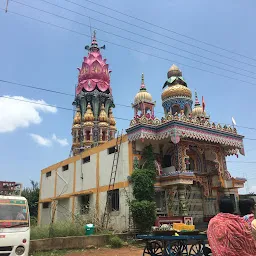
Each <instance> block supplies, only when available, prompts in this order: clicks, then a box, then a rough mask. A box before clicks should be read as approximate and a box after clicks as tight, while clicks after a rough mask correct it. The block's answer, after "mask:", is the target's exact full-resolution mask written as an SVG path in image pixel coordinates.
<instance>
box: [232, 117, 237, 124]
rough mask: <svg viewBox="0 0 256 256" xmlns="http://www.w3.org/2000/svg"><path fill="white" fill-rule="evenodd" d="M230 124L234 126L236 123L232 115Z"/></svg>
mask: <svg viewBox="0 0 256 256" xmlns="http://www.w3.org/2000/svg"><path fill="white" fill-rule="evenodd" d="M232 124H233V125H234V126H235V125H236V120H235V118H234V117H232Z"/></svg>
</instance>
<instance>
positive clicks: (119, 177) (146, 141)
mask: <svg viewBox="0 0 256 256" xmlns="http://www.w3.org/2000/svg"><path fill="white" fill-rule="evenodd" d="M102 49H105V46H103V47H99V46H98V43H97V40H96V35H95V34H94V36H93V38H92V42H91V45H90V46H86V50H87V51H88V55H87V56H86V57H84V59H83V62H82V66H81V67H80V68H78V71H79V75H78V84H77V88H76V97H75V100H74V102H73V105H74V106H75V107H76V113H75V115H74V120H73V125H72V138H73V140H72V152H73V156H72V157H70V158H67V159H65V160H63V161H62V162H59V163H56V164H54V165H52V166H49V167H47V168H45V169H43V170H42V171H41V189H40V203H39V216H38V219H39V223H40V224H41V225H46V224H49V223H50V222H56V221H59V220H66V219H68V218H70V219H73V220H74V216H77V215H81V216H84V217H85V218H86V217H88V219H89V217H91V216H94V218H97V219H98V220H102V221H103V222H104V221H105V222H107V224H108V226H109V228H113V229H115V230H119V231H126V230H129V229H130V228H131V226H132V220H131V212H130V209H129V205H128V203H127V197H130V198H132V184H131V181H130V180H131V179H130V176H131V174H132V172H133V170H134V169H135V168H138V167H139V166H141V165H142V164H143V161H145V159H143V157H142V152H143V149H144V148H145V147H146V146H148V145H152V147H153V150H154V156H155V168H156V173H157V180H156V183H155V201H156V205H157V215H158V219H162V220H169V221H171V220H172V219H176V220H177V219H181V220H182V219H183V218H184V217H192V218H193V221H194V223H196V224H197V223H204V222H207V221H208V220H209V218H211V217H212V216H214V215H216V214H217V212H218V200H219V198H220V197H222V196H224V195H225V196H228V197H230V198H232V200H233V202H234V204H236V205H237V200H238V189H239V188H243V186H244V183H245V181H246V180H245V179H243V178H237V177H233V176H232V174H230V173H229V171H228V169H227V164H226V158H227V157H228V156H231V155H237V156H238V154H242V155H244V146H243V136H241V135H239V134H238V133H237V130H236V128H235V127H234V126H232V127H231V126H229V125H223V124H218V123H215V122H212V121H211V119H210V116H209V115H208V114H207V110H206V108H205V107H206V105H205V102H204V98H203V97H202V95H201V96H200V97H198V95H199V94H200V92H198V94H197V93H196V92H195V93H194V95H193V94H192V92H191V90H190V89H189V84H187V82H186V79H185V78H184V76H183V74H182V71H181V70H180V69H179V68H178V67H177V66H176V65H171V63H170V66H171V67H170V69H169V70H167V78H165V77H163V81H164V80H165V82H164V83H163V85H161V84H159V89H162V96H161V102H160V101H157V102H156V101H155V100H156V99H154V95H151V94H150V88H149V87H148V86H147V80H146V78H147V74H145V78H144V74H142V76H141V83H139V82H138V84H137V85H134V87H133V88H135V87H136V86H137V88H138V90H137V91H136V90H135V91H134V95H135V97H134V100H133V103H132V106H131V110H130V111H133V113H134V117H133V119H132V120H131V121H130V125H129V127H124V128H126V134H122V135H120V133H119V136H116V132H117V128H116V121H115V118H114V115H113V108H114V107H115V105H114V100H113V96H112V89H111V81H110V73H111V70H110V69H109V65H108V64H107V60H106V59H104V58H103V57H102V53H101V51H102ZM139 79H140V78H138V80H139ZM195 82H196V81H195ZM206 96H207V95H206ZM208 97H209V95H208ZM199 99H200V100H199ZM201 99H202V100H201ZM156 104H161V105H162V107H163V112H164V115H163V116H156V114H155V111H154V108H155V105H156ZM207 107H208V108H209V109H210V108H211V106H207ZM212 107H214V106H212ZM85 206H86V207H85ZM49 211H50V212H52V214H49ZM103 224H104V223H103Z"/></svg>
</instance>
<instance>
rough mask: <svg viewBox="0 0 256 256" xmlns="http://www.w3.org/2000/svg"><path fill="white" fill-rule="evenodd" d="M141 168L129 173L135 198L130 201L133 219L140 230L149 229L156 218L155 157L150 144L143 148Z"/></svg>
mask: <svg viewBox="0 0 256 256" xmlns="http://www.w3.org/2000/svg"><path fill="white" fill-rule="evenodd" d="M142 157H143V159H144V164H143V169H136V170H134V171H133V173H132V175H131V181H132V184H133V195H134V197H135V199H136V200H134V201H132V202H131V203H130V207H131V212H132V217H133V221H134V223H135V225H136V227H137V228H138V229H139V230H140V231H142V232H143V231H147V230H150V228H151V226H152V225H153V224H154V222H155V219H156V204H155V202H154V196H155V189H154V183H155V179H156V170H155V158H154V153H153V148H152V145H149V146H147V147H145V148H144V151H143V155H142Z"/></svg>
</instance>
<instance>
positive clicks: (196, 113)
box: [191, 92, 206, 117]
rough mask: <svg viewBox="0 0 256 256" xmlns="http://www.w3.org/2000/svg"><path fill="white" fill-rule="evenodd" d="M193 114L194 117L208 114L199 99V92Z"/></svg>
mask: <svg viewBox="0 0 256 256" xmlns="http://www.w3.org/2000/svg"><path fill="white" fill-rule="evenodd" d="M191 114H192V117H202V116H206V113H205V111H204V109H203V107H202V106H201V105H200V102H199V100H198V97H197V92H195V107H194V108H193V110H192V113H191Z"/></svg>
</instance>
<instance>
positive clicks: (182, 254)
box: [164, 241, 188, 256]
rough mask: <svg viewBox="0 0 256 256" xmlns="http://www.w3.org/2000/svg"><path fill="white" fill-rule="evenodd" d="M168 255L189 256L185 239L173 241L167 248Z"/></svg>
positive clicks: (166, 253)
mask: <svg viewBox="0 0 256 256" xmlns="http://www.w3.org/2000/svg"><path fill="white" fill-rule="evenodd" d="M164 255H168V256H187V255H188V251H187V245H186V243H185V242H183V241H175V242H171V243H169V244H168V245H167V247H166V248H165V254H164Z"/></svg>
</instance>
